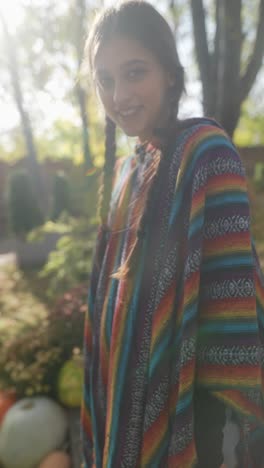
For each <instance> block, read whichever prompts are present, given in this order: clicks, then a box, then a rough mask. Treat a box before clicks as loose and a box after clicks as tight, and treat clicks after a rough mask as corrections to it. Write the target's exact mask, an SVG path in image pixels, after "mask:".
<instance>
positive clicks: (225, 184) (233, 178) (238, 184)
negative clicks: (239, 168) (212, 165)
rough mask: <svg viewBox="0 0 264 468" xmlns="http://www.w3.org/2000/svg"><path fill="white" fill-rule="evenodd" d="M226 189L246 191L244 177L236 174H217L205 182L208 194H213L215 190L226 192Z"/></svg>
mask: <svg viewBox="0 0 264 468" xmlns="http://www.w3.org/2000/svg"><path fill="white" fill-rule="evenodd" d="M228 190H231V191H232V190H239V191H240V192H247V184H246V180H245V178H244V177H243V176H241V175H238V174H217V175H215V176H212V177H210V178H209V180H208V183H207V194H208V195H213V194H216V193H217V192H219V193H222V192H228Z"/></svg>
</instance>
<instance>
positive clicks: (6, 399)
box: [0, 390, 16, 425]
mask: <svg viewBox="0 0 264 468" xmlns="http://www.w3.org/2000/svg"><path fill="white" fill-rule="evenodd" d="M15 402H16V394H15V392H12V391H8V390H3V391H2V392H0V425H1V424H2V422H3V419H4V416H5V414H6V413H7V411H8V410H9V409H10V408H11V406H13V405H14V403H15Z"/></svg>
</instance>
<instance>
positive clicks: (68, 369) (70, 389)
mask: <svg viewBox="0 0 264 468" xmlns="http://www.w3.org/2000/svg"><path fill="white" fill-rule="evenodd" d="M82 391H83V362H82V359H77V358H73V359H70V360H68V361H66V362H65V364H64V365H63V367H62V368H61V369H60V372H59V376H58V382H57V394H58V400H59V401H60V403H62V404H63V405H65V406H67V407H70V408H76V407H79V406H80V405H81V400H82Z"/></svg>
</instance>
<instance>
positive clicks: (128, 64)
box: [97, 59, 146, 75]
mask: <svg viewBox="0 0 264 468" xmlns="http://www.w3.org/2000/svg"><path fill="white" fill-rule="evenodd" d="M135 65H146V61H145V60H140V59H132V60H128V61H127V62H125V63H122V65H121V69H125V68H128V67H131V66H135ZM106 72H107V70H106V69H105V68H99V70H97V74H98V75H103V74H104V73H106Z"/></svg>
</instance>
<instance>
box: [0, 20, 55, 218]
mask: <svg viewBox="0 0 264 468" xmlns="http://www.w3.org/2000/svg"><path fill="white" fill-rule="evenodd" d="M0 20H1V23H2V29H3V36H4V40H5V44H6V52H7V60H8V68H9V73H10V78H11V82H12V87H13V95H14V100H15V103H16V106H17V109H18V112H19V115H20V121H21V128H22V133H23V136H24V141H25V146H26V152H27V154H26V157H27V161H28V169H29V172H30V174H31V176H32V184H33V190H34V193H35V195H36V197H37V199H38V200H39V206H40V207H41V209H42V211H43V214H45V212H46V209H47V194H46V190H45V186H44V182H43V179H42V177H41V173H40V170H39V164H38V160H37V151H36V147H35V144H34V137H33V132H32V128H31V124H30V118H29V115H28V112H27V110H26V108H25V105H24V102H23V95H22V89H21V84H20V80H19V70H18V62H17V57H16V52H15V45H14V42H13V38H12V37H11V36H10V34H9V31H8V28H7V25H6V23H5V20H4V18H3V17H2V15H0Z"/></svg>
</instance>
